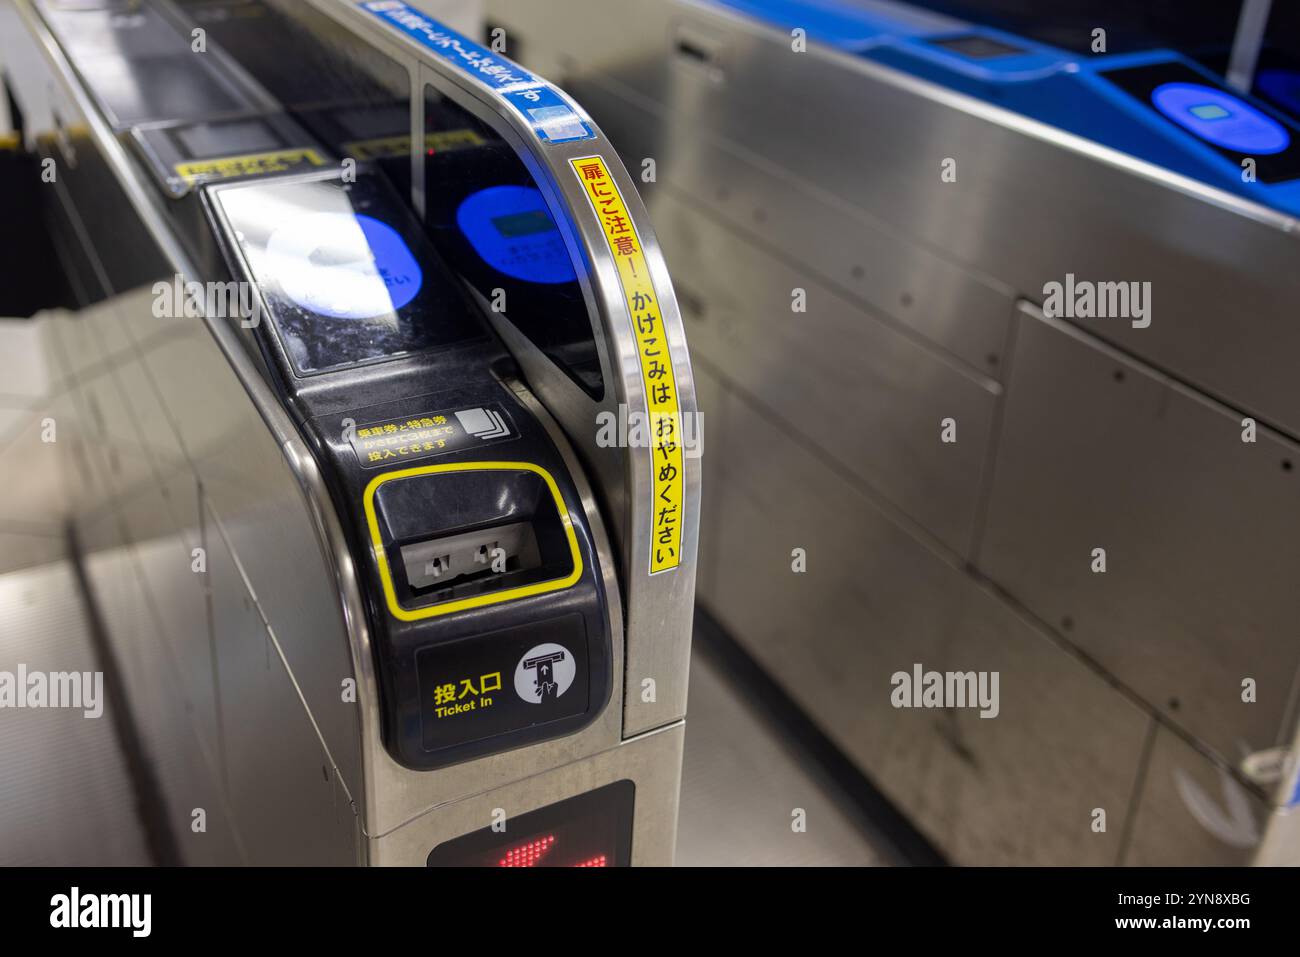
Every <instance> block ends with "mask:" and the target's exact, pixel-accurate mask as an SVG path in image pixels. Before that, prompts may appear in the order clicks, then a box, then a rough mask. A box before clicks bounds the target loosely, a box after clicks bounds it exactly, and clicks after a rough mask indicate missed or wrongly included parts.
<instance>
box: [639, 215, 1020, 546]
mask: <svg viewBox="0 0 1300 957" xmlns="http://www.w3.org/2000/svg"><path fill="white" fill-rule="evenodd" d="M653 211H654V216H655V220H656V225H657V227H658V230H659V234H660V236H661V237H662V238H663V242H664V245H665V248H666V249H668V250H669V265H670V266H671V268H672V271H673V275H674V276H675V277H676V281H677V283H678V285H679V287H680V288H682V289H683V290H685V291H686V292H687V296H686V301H687V302H688V303H690V306H691V308H690V309H688V310H687V311H686V317H687V324H688V325H687V328H688V331H689V334H690V337H691V348H692V349H693V350H694V351H695V352H696V353H697V354H699V355H701V356H704V357H706V358H708V359H709V360H711V361H712V363H713V364H714V365H715V366H717V367H718V368H720V369H724V370H725V377H726V379H727V381H728V382H729V383H730V384H731V386H732V388H734V389H736V390H737V391H739V392H741V393H743V394H744V396H745V401H747V402H749V403H751V404H753V405H754V406H756V407H757V408H760V409H761V410H762V411H763V413H764V414H765V415H767V416H770V417H771V418H772V419H773V420H774V421H776V422H779V423H780V424H781V426H782V430H783V431H784V432H785V433H787V434H788V435H790V436H791V437H798V439H799V440H802V441H803V442H805V443H812V444H815V445H816V446H817V448H818V449H819V451H820V452H821V453H822V454H824V455H826V456H828V457H830V458H832V459H834V460H835V461H836V462H838V463H839V464H840V465H841V466H842V467H843V468H845V469H847V470H849V471H850V472H852V473H853V474H854V475H855V476H857V477H858V478H859V479H860V480H862V481H863V482H865V483H867V484H868V485H870V486H872V487H873V488H874V489H875V490H876V491H877V492H878V493H879V494H881V495H882V496H883V497H884V498H886V499H888V500H889V501H891V502H892V503H893V504H894V505H896V506H897V507H898V508H899V509H900V510H901V511H902V512H904V513H906V514H907V515H909V516H911V517H912V518H914V519H915V520H916V521H917V522H919V523H920V524H921V525H922V526H924V527H925V528H927V529H928V530H929V531H930V532H931V533H932V534H933V535H934V536H935V537H936V538H938V539H939V540H941V541H942V542H943V543H944V544H945V545H947V546H948V547H949V548H950V549H952V551H954V552H956V553H957V554H960V555H968V554H969V553H970V549H971V543H972V537H973V535H974V531H975V519H976V509H977V506H978V504H979V493H980V477H981V475H982V472H983V468H984V459H985V454H986V451H987V449H988V445H989V440H990V434H991V429H992V424H993V415H994V408H995V405H996V401H997V395H998V392H999V391H1000V389H999V388H998V386H997V384H996V383H994V382H992V381H990V380H988V379H987V378H985V377H983V376H976V375H973V374H971V373H970V372H968V371H966V370H965V369H963V368H961V367H959V366H958V365H957V364H955V363H953V362H952V361H951V360H945V359H943V358H941V357H939V356H937V355H936V354H935V352H934V351H933V350H930V349H927V348H925V347H924V346H922V345H920V344H918V343H916V342H915V341H914V340H913V339H910V338H908V337H907V336H905V335H903V334H902V333H900V332H899V331H898V329H897V328H896V327H895V326H893V325H891V324H889V323H886V322H883V321H881V320H880V319H878V318H877V317H875V316H873V315H871V314H870V313H867V312H864V311H863V310H862V309H861V308H860V307H858V306H857V305H855V304H854V303H853V302H851V301H850V300H848V299H846V298H844V297H843V296H841V295H838V294H837V293H835V292H834V291H832V290H831V289H830V288H829V287H827V286H826V285H824V284H823V283H821V282H818V281H816V280H815V279H813V278H812V277H810V275H809V272H808V270H807V269H806V268H804V267H803V266H802V265H801V264H797V263H789V262H787V261H785V260H782V259H778V258H776V257H775V256H771V255H769V254H767V253H765V252H763V251H762V250H760V249H759V248H757V247H756V246H755V245H754V244H752V243H751V242H749V241H747V240H746V239H744V238H743V237H740V236H737V235H736V234H735V233H734V232H732V231H730V230H728V229H726V228H724V227H722V226H720V225H718V223H717V222H716V220H714V219H712V218H710V217H707V216H703V215H700V214H699V213H697V212H695V211H694V210H693V209H692V208H691V206H690V205H689V204H688V203H686V202H684V201H683V200H682V199H681V198H679V197H678V196H677V195H675V194H670V193H667V192H665V191H663V190H660V191H659V192H657V193H656V194H655V197H654V206H653ZM795 290H803V293H804V296H805V297H806V298H805V302H804V305H805V306H806V309H807V311H806V312H795V311H794V310H793V309H792V302H793V299H792V294H793V293H794V291H795ZM949 417H951V418H953V419H954V420H956V423H957V441H956V442H954V443H944V442H943V441H941V435H940V433H941V431H942V424H941V423H942V421H943V420H944V419H945V418H949ZM711 547H712V545H711V544H710V543H709V542H705V543H704V548H705V550H708V549H710V548H711Z"/></svg>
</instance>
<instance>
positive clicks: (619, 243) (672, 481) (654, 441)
mask: <svg viewBox="0 0 1300 957" xmlns="http://www.w3.org/2000/svg"><path fill="white" fill-rule="evenodd" d="M571 162H572V163H573V171H574V172H575V173H576V174H577V176H578V179H579V181H580V182H581V183H582V185H583V188H584V189H585V190H586V192H587V198H588V199H589V200H590V201H591V207H592V209H594V210H595V211H596V218H597V219H599V220H600V225H601V228H602V229H603V230H604V231H605V240H606V242H608V243H609V251H610V253H611V254H612V255H613V256H614V261H615V263H617V265H618V277H619V281H620V283H621V284H622V287H623V298H624V300H625V301H626V303H627V313H628V317H629V318H630V319H631V320H632V332H633V335H634V336H635V337H636V343H637V355H638V358H639V359H640V362H641V382H642V385H644V387H645V395H646V412H647V414H648V418H649V422H648V425H649V434H650V440H651V447H652V449H653V451H652V454H651V462H650V484H651V487H652V489H653V494H654V497H653V499H652V500H651V503H650V515H651V528H652V529H653V532H652V536H651V540H650V574H651V575H655V574H658V573H659V572H665V571H668V570H670V569H673V568H676V567H677V566H678V565H680V564H681V553H682V510H683V507H684V506H683V502H684V500H685V493H684V488H685V482H684V477H683V468H682V445H681V441H680V436H681V424H682V409H681V402H680V401H679V399H678V395H677V379H676V376H675V375H674V374H673V357H672V353H671V352H670V351H669V347H668V337H667V335H666V334H665V332H664V324H663V316H662V314H661V312H660V310H659V299H658V295H657V293H656V292H655V288H654V283H653V282H652V281H651V279H650V267H649V265H648V264H647V263H646V258H645V250H644V249H643V247H642V246H641V237H640V235H639V234H638V233H637V231H636V227H635V226H634V225H632V217H631V216H629V215H628V212H627V206H626V205H624V203H623V195H622V193H620V192H619V190H618V186H617V185H616V184H615V183H614V180H613V178H612V177H611V176H610V175H609V169H608V167H606V166H605V161H604V160H603V159H602V158H601V157H599V156H586V157H582V158H581V159H575V160H572V161H571Z"/></svg>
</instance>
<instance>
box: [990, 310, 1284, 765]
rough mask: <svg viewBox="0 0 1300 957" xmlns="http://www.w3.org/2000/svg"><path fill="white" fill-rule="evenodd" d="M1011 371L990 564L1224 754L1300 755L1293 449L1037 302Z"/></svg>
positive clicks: (1020, 594)
mask: <svg viewBox="0 0 1300 957" xmlns="http://www.w3.org/2000/svg"><path fill="white" fill-rule="evenodd" d="M1012 368H1013V372H1012V381H1011V384H1010V387H1009V389H1008V395H1007V406H1006V411H1005V415H1004V419H1003V424H1002V435H1001V441H1000V443H999V448H998V460H997V471H996V475H995V478H994V482H993V492H992V498H991V503H990V508H989V525H988V529H987V531H986V534H985V541H984V548H983V551H982V554H981V558H980V566H981V568H983V569H984V570H985V571H986V572H987V573H988V574H989V575H990V576H992V577H993V578H994V579H995V580H996V581H998V582H999V583H1000V584H1001V585H1003V586H1004V587H1005V588H1007V589H1008V590H1009V591H1010V592H1011V593H1012V594H1013V595H1014V596H1015V597H1016V598H1017V599H1019V600H1020V601H1022V602H1024V604H1025V605H1026V606H1027V607H1028V608H1030V609H1032V610H1033V611H1034V612H1035V614H1037V615H1038V616H1039V617H1041V618H1042V619H1044V620H1045V621H1047V622H1049V623H1051V624H1052V625H1054V626H1055V627H1057V628H1058V629H1060V630H1061V631H1062V632H1063V634H1064V635H1065V636H1066V637H1067V638H1068V639H1069V640H1070V641H1072V642H1074V643H1075V644H1077V645H1078V647H1079V648H1081V649H1082V650H1083V651H1084V652H1085V653H1086V654H1087V655H1089V656H1090V657H1091V658H1093V659H1094V660H1096V661H1097V662H1099V663H1100V664H1101V665H1102V666H1103V667H1104V668H1105V669H1106V670H1107V671H1109V672H1110V673H1112V674H1114V675H1116V676H1117V677H1118V678H1119V680H1120V681H1122V682H1123V683H1125V684H1126V685H1128V686H1129V687H1130V688H1132V689H1133V690H1134V691H1136V692H1137V693H1138V694H1139V695H1141V697H1142V698H1143V699H1144V700H1146V701H1147V702H1149V703H1150V705H1151V706H1152V707H1154V708H1156V709H1158V710H1159V711H1160V712H1161V713H1162V714H1163V715H1164V716H1165V718H1166V719H1167V720H1169V721H1171V722H1173V723H1174V724H1176V725H1178V726H1180V727H1182V728H1183V729H1185V730H1186V731H1187V732H1189V733H1190V734H1192V735H1194V736H1195V737H1196V738H1197V739H1198V740H1200V741H1202V742H1204V743H1205V744H1206V745H1207V746H1209V747H1210V748H1212V749H1213V750H1214V751H1215V752H1217V753H1218V755H1219V756H1220V758H1222V759H1224V760H1227V761H1229V762H1232V763H1235V762H1236V761H1238V760H1240V758H1241V756H1242V755H1241V754H1240V753H1239V750H1240V748H1241V747H1242V746H1243V745H1244V746H1245V747H1246V748H1247V750H1248V751H1255V750H1261V749H1263V748H1266V747H1270V746H1272V745H1276V744H1284V743H1290V728H1289V727H1284V718H1285V717H1286V716H1287V714H1288V708H1289V704H1290V696H1291V694H1292V687H1293V683H1294V681H1295V676H1296V672H1297V668H1300V647H1297V645H1296V642H1295V641H1294V640H1293V638H1292V635H1293V634H1294V630H1295V621H1296V617H1297V613H1300V594H1298V593H1297V591H1296V588H1295V582H1294V569H1295V568H1297V567H1300V510H1297V508H1296V504H1295V503H1296V502H1297V500H1298V498H1300V473H1297V472H1296V471H1295V468H1296V466H1298V465H1300V446H1297V445H1296V444H1295V443H1293V442H1291V441H1289V440H1287V439H1285V438H1282V437H1281V436H1279V435H1278V434H1277V433H1275V432H1272V431H1270V430H1269V429H1267V428H1263V427H1261V428H1260V429H1259V432H1258V441H1256V442H1255V443H1253V444H1252V443H1245V442H1243V441H1242V417H1241V415H1240V414H1239V413H1236V412H1233V411H1232V410H1230V409H1227V408H1224V407H1222V406H1220V405H1218V404H1217V403H1214V402H1212V401H1210V400H1207V399H1206V398H1205V397H1203V396H1199V395H1196V394H1195V393H1192V392H1190V391H1188V390H1187V389H1185V388H1183V387H1181V386H1178V385H1176V384H1174V383H1171V382H1170V381H1169V380H1168V379H1166V378H1165V377H1164V376H1162V375H1160V374H1159V373H1157V372H1155V371H1154V370H1152V369H1150V368H1149V367H1146V366H1143V365H1140V364H1138V363H1135V362H1133V361H1131V360H1129V359H1127V358H1125V357H1124V356H1122V355H1120V354H1118V353H1116V352H1114V350H1111V349H1109V348H1106V347H1104V346H1101V345H1099V344H1097V343H1096V342H1095V341H1090V340H1088V339H1085V338H1083V337H1082V336H1081V335H1080V334H1079V333H1078V332H1077V331H1076V330H1074V329H1073V328H1071V327H1069V326H1066V325H1064V324H1060V323H1056V322H1053V321H1050V320H1044V319H1043V318H1042V316H1041V313H1039V311H1038V310H1037V309H1036V308H1034V307H1030V306H1027V307H1025V308H1024V309H1023V310H1022V314H1021V324H1020V330H1019V333H1018V335H1017V338H1016V355H1015V358H1014V360H1013V365H1012ZM1094 548H1104V549H1105V550H1106V571H1105V573H1104V574H1097V573H1094V572H1093V571H1092V562H1093V558H1092V551H1093V549H1094ZM1247 679H1251V680H1253V681H1254V682H1256V685H1257V700H1255V701H1254V702H1246V701H1243V687H1242V684H1243V681H1245V680H1247Z"/></svg>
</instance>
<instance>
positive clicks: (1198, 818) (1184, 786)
mask: <svg viewBox="0 0 1300 957" xmlns="http://www.w3.org/2000/svg"><path fill="white" fill-rule="evenodd" d="M1267 815H1268V807H1267V805H1266V804H1265V803H1264V802H1263V801H1262V800H1261V799H1260V798H1259V797H1258V796H1257V795H1255V794H1253V793H1252V792H1250V791H1248V790H1247V789H1246V788H1244V787H1242V785H1241V784H1239V783H1238V782H1237V781H1236V780H1235V779H1234V778H1233V777H1232V775H1231V774H1229V773H1228V771H1227V769H1226V768H1224V767H1223V766H1222V765H1221V764H1219V763H1217V762H1215V761H1213V760H1211V759H1210V758H1207V757H1206V756H1205V755H1203V754H1201V753H1200V752H1199V751H1197V750H1196V749H1194V748H1193V747H1192V746H1191V745H1189V744H1188V743H1187V742H1186V741H1184V740H1182V738H1180V737H1178V735H1177V734H1175V733H1174V732H1172V731H1170V730H1169V729H1168V728H1163V727H1161V728H1158V729H1157V731H1156V735H1155V742H1154V744H1153V746H1152V749H1151V757H1150V760H1149V762H1148V764H1147V769H1146V775H1145V779H1144V783H1143V787H1142V794H1141V797H1140V799H1139V801H1138V805H1137V810H1136V812H1135V814H1134V818H1133V826H1132V836H1131V838H1130V840H1129V843H1128V847H1127V848H1126V849H1125V852H1124V861H1123V863H1124V864H1127V865H1134V866H1138V867H1191V866H1195V867H1240V866H1242V865H1245V864H1249V863H1251V859H1252V857H1253V855H1254V853H1255V849H1256V847H1257V846H1258V844H1259V841H1260V836H1261V834H1262V833H1263V830H1264V825H1265V819H1266V818H1267ZM1287 863H1291V864H1294V863H1295V861H1288V862H1287Z"/></svg>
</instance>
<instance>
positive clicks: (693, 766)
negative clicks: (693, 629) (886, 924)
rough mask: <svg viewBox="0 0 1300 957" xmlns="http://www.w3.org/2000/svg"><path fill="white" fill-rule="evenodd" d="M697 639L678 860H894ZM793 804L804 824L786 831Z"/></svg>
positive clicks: (743, 863) (759, 862) (720, 863)
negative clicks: (800, 829)
mask: <svg viewBox="0 0 1300 957" xmlns="http://www.w3.org/2000/svg"><path fill="white" fill-rule="evenodd" d="M725 667H726V666H725V664H723V659H721V658H716V657H714V656H713V655H710V654H709V653H708V652H707V650H706V649H705V648H703V647H702V646H701V644H700V642H699V640H698V639H697V641H696V649H695V653H694V655H693V657H692V661H691V691H690V703H689V706H688V709H687V712H688V713H687V718H686V757H685V761H684V762H683V767H682V796H681V809H680V811H679V813H678V820H677V864H678V866H686V867H691V866H746V867H767V866H774V865H786V866H837V865H868V864H892V863H895V861H894V860H893V852H892V851H891V850H890V849H889V845H888V844H887V842H885V841H884V840H883V838H881V837H880V836H879V835H877V834H875V833H874V832H873V831H872V830H871V828H870V826H869V825H866V824H865V823H864V822H862V821H860V820H859V819H858V817H857V816H856V815H855V814H854V813H852V812H851V811H849V810H848V807H849V805H848V802H847V801H846V800H845V798H844V796H843V795H842V794H840V793H839V792H838V790H837V788H836V786H835V785H834V784H833V783H832V782H831V781H829V780H826V779H825V778H823V777H822V776H821V775H820V774H819V773H818V771H817V770H816V764H815V762H814V761H813V760H812V758H811V756H810V755H808V754H806V753H805V752H804V751H803V750H802V749H801V747H800V746H799V745H798V744H797V743H796V742H795V741H794V740H792V739H791V738H790V737H789V736H788V735H787V734H785V733H784V732H783V731H782V729H780V728H778V727H774V726H773V725H772V724H771V723H770V721H771V719H770V718H769V717H768V716H767V714H766V712H765V711H764V710H763V709H762V708H759V707H756V706H755V705H753V704H751V703H750V701H749V700H747V697H746V690H745V688H744V686H743V685H741V684H739V683H737V682H736V681H734V680H733V679H731V678H730V677H729V676H728V675H727V674H726V672H725ZM796 809H801V810H802V811H803V812H804V813H803V815H802V819H803V822H804V824H805V828H804V830H802V831H798V830H796V829H795V828H794V826H793V825H794V823H795V812H796Z"/></svg>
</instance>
